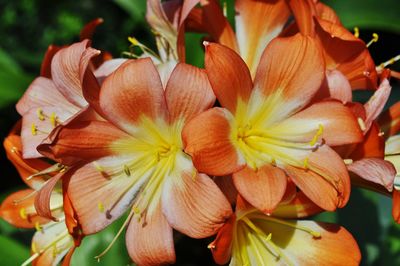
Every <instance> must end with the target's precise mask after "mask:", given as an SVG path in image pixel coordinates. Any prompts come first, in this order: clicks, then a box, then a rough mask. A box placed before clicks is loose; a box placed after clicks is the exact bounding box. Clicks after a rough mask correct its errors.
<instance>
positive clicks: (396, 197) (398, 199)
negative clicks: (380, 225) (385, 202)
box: [392, 190, 400, 224]
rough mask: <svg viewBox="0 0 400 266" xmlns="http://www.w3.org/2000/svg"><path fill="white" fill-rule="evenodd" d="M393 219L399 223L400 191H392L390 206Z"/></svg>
mask: <svg viewBox="0 0 400 266" xmlns="http://www.w3.org/2000/svg"><path fill="white" fill-rule="evenodd" d="M392 215H393V219H394V220H395V221H396V223H398V224H400V191H399V190H394V191H393V207H392Z"/></svg>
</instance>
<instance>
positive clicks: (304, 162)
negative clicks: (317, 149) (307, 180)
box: [303, 157, 309, 170]
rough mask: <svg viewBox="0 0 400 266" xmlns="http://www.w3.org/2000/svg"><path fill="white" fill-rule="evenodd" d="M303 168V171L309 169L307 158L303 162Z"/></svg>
mask: <svg viewBox="0 0 400 266" xmlns="http://www.w3.org/2000/svg"><path fill="white" fill-rule="evenodd" d="M303 167H304V169H306V170H308V169H309V164H308V157H306V158H305V159H304V161H303Z"/></svg>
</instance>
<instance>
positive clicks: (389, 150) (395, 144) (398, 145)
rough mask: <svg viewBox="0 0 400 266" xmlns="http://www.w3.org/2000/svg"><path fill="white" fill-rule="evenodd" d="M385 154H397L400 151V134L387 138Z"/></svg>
mask: <svg viewBox="0 0 400 266" xmlns="http://www.w3.org/2000/svg"><path fill="white" fill-rule="evenodd" d="M385 144H386V146H385V155H396V154H399V153H400V135H396V136H391V137H390V138H388V139H387V141H386V143H385Z"/></svg>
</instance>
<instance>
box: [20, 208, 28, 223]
mask: <svg viewBox="0 0 400 266" xmlns="http://www.w3.org/2000/svg"><path fill="white" fill-rule="evenodd" d="M19 216H20V217H21V218H22V219H24V220H26V219H28V215H27V214H26V209H25V208H21V209H19Z"/></svg>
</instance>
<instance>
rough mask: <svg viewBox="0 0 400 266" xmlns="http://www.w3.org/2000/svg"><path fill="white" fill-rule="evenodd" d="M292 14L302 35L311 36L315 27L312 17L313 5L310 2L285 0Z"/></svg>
mask: <svg viewBox="0 0 400 266" xmlns="http://www.w3.org/2000/svg"><path fill="white" fill-rule="evenodd" d="M287 2H288V4H289V6H290V9H291V10H292V12H293V15H294V18H295V20H296V23H297V25H298V27H299V30H300V32H301V33H302V34H303V35H310V36H313V35H314V34H315V26H314V20H313V16H314V15H315V14H316V8H315V4H314V3H313V1H312V0H287Z"/></svg>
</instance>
